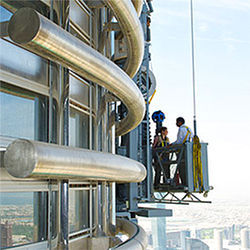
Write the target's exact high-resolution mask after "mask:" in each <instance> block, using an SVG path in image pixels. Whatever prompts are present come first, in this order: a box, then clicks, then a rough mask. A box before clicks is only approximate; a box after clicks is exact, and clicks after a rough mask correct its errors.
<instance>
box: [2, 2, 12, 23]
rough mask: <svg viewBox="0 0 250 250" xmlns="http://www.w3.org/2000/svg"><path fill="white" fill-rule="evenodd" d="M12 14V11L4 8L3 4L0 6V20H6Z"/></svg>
mask: <svg viewBox="0 0 250 250" xmlns="http://www.w3.org/2000/svg"><path fill="white" fill-rule="evenodd" d="M11 16H12V13H11V12H10V11H8V10H7V9H5V8H4V7H3V6H0V21H1V22H5V21H8V20H9V19H10V18H11Z"/></svg>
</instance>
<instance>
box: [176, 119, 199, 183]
mask: <svg viewBox="0 0 250 250" xmlns="http://www.w3.org/2000/svg"><path fill="white" fill-rule="evenodd" d="M176 126H177V127H179V130H178V134H177V140H176V141H175V142H173V143H172V144H184V143H186V142H192V140H193V136H194V135H193V132H192V130H191V129H190V128H189V127H188V126H186V125H185V120H184V118H183V117H178V118H177V119H176ZM176 156H177V158H178V156H179V153H178V152H176ZM178 169H179V174H180V178H181V183H182V185H184V186H186V185H187V181H186V170H185V169H186V167H185V164H183V162H182V161H181V162H180V163H179V167H178Z"/></svg>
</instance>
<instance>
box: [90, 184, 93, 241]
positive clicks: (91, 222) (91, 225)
mask: <svg viewBox="0 0 250 250" xmlns="http://www.w3.org/2000/svg"><path fill="white" fill-rule="evenodd" d="M92 192H93V189H92V184H90V190H89V227H90V237H92V234H93V233H92V232H93V214H92V199H93V193H92Z"/></svg>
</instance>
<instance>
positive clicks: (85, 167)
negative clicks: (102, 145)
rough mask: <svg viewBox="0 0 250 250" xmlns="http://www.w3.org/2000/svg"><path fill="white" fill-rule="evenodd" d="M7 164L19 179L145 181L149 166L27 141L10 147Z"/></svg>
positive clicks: (109, 155)
mask: <svg viewBox="0 0 250 250" xmlns="http://www.w3.org/2000/svg"><path fill="white" fill-rule="evenodd" d="M4 165H5V168H6V170H7V171H8V172H9V174H11V175H12V176H14V177H19V178H26V177H37V178H41V177H46V178H49V179H59V178H64V179H66V178H80V179H87V180H100V181H101V180H103V181H117V182H141V181H142V180H143V179H144V178H145V177H146V169H145V167H144V166H143V165H142V164H141V163H139V162H137V161H134V160H132V159H129V158H127V157H123V156H119V155H113V154H110V153H103V152H97V151H90V150H87V149H80V148H73V147H66V146H59V145H56V144H48V143H43V142H36V141H29V140H24V139H18V140H16V141H14V142H13V143H11V144H10V145H9V146H8V148H7V150H6V152H5V154H4Z"/></svg>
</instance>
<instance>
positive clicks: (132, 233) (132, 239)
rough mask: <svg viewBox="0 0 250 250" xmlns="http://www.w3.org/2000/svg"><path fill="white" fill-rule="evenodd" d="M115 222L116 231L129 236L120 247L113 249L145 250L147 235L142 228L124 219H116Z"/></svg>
mask: <svg viewBox="0 0 250 250" xmlns="http://www.w3.org/2000/svg"><path fill="white" fill-rule="evenodd" d="M116 221H117V231H118V232H122V233H124V234H127V235H128V236H129V239H128V240H127V241H125V242H123V243H122V244H121V245H120V246H119V245H118V246H116V247H114V248H113V249H119V250H123V249H124V250H126V249H131V250H137V249H138V250H139V249H141V250H142V249H146V248H147V244H148V242H147V234H146V233H145V231H144V230H143V228H142V227H140V226H138V225H136V224H134V223H133V222H131V221H129V220H126V219H120V218H117V219H116Z"/></svg>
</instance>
